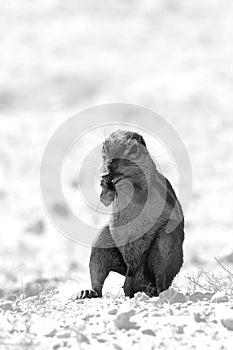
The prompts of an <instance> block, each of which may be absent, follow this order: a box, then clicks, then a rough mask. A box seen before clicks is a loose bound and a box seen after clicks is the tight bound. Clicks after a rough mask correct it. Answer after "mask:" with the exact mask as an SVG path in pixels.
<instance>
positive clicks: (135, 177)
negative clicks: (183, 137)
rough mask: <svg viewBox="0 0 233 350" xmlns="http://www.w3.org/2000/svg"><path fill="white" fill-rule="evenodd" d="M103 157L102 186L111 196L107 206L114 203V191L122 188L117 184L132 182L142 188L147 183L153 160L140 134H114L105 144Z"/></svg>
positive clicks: (124, 131)
mask: <svg viewBox="0 0 233 350" xmlns="http://www.w3.org/2000/svg"><path fill="white" fill-rule="evenodd" d="M102 157H103V166H102V181H101V185H102V187H103V189H104V190H105V193H108V194H109V198H108V200H107V201H106V202H107V204H106V203H105V204H106V205H108V204H110V203H111V202H112V201H113V198H114V191H117V187H118V188H119V187H120V186H119V185H117V186H116V184H117V183H118V182H120V181H121V180H125V179H127V180H130V181H131V183H132V184H134V185H138V186H139V185H141V186H142V184H143V181H144V183H146V182H147V181H146V176H147V174H148V173H149V167H150V164H151V158H150V155H149V152H148V150H147V147H146V143H145V140H144V138H143V137H142V136H141V135H139V134H138V133H136V132H132V131H127V130H117V131H115V132H113V133H112V134H111V135H110V136H109V137H108V138H107V139H106V140H105V141H104V143H103V148H102ZM103 192H104V191H103ZM110 194H111V195H110ZM102 197H103V196H102ZM102 201H103V200H102Z"/></svg>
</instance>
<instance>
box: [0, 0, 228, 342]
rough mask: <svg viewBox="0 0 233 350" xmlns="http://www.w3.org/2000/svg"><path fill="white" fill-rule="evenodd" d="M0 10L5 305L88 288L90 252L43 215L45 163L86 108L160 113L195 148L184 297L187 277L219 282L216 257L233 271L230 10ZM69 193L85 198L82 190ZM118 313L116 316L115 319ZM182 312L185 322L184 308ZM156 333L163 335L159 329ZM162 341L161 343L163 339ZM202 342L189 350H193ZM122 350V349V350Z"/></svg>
mask: <svg viewBox="0 0 233 350" xmlns="http://www.w3.org/2000/svg"><path fill="white" fill-rule="evenodd" d="M0 8H1V12H0V41H1V45H0V69H1V78H0V211H1V217H0V266H1V269H0V296H2V297H5V296H7V295H9V294H11V293H12V292H18V293H20V292H23V291H25V290H27V284H28V283H31V282H33V281H34V282H35V285H39V286H42V287H45V286H51V288H56V287H57V286H58V284H59V283H61V281H63V282H64V283H66V281H67V280H70V279H71V280H72V279H75V280H76V281H78V283H79V284H80V285H83V284H88V283H89V281H88V277H87V266H88V259H89V253H90V250H89V249H87V248H85V247H80V246H79V245H75V244H73V243H72V242H70V241H69V240H67V239H66V238H65V237H63V236H62V235H61V234H60V233H58V232H57V231H56V229H55V228H54V227H53V225H52V224H51V222H50V221H49V219H48V217H47V216H46V214H45V212H44V209H43V205H42V202H41V197H40V189H39V171H40V161H41V157H42V154H43V151H44V148H45V146H46V144H47V142H48V140H49V138H50V137H51V135H52V134H53V132H54V131H55V130H56V128H57V127H58V126H59V125H60V124H61V123H62V122H64V121H65V120H67V118H69V117H70V116H72V115H73V114H75V113H77V112H78V111H80V110H82V109H83V108H87V107H90V106H92V105H95V104H102V103H108V102H127V103H133V104H139V105H144V106H146V107H148V108H151V109H153V110H155V111H156V112H158V113H159V114H160V115H162V116H164V117H165V118H166V119H167V120H168V121H169V122H170V123H171V124H172V125H173V127H174V128H175V129H176V130H177V132H178V133H179V135H180V136H181V138H182V140H183V142H184V143H185V145H186V147H187V150H188V153H189V156H190V159H191V162H192V168H193V195H192V200H191V202H190V206H189V210H188V211H187V213H186V238H185V246H184V253H185V264H184V267H183V270H182V272H181V274H180V275H179V277H178V285H179V288H181V290H182V286H183V282H184V281H185V280H186V278H185V275H186V274H187V273H194V274H195V273H197V269H198V267H200V266H201V267H203V268H204V269H205V270H207V271H210V272H214V273H215V272H216V274H219V273H221V269H219V266H218V264H217V263H216V261H215V260H214V257H217V258H219V259H222V261H224V262H225V264H226V265H227V266H228V267H229V268H232V263H233V258H232V251H233V240H232V227H233V222H232V210H231V208H232V202H233V191H232V188H233V177H232V170H233V162H232V147H233V138H232V132H233V119H232V112H233V102H232V86H233V66H232V62H233V49H232V45H231V42H232V37H233V26H232V10H233V4H232V2H231V1H230V0H224V1H220V0H214V1H205V2H203V1H201V0H198V1H195V3H193V2H191V1H179V2H177V1H172V0H169V1H168V0H166V1H158V2H156V3H155V2H154V1H150V0H148V1H144V2H140V1H134V2H132V1H130V0H128V1H119V2H118V3H117V4H116V3H115V2H114V1H109V2H108V4H106V2H105V1H98V4H97V3H96V2H94V1H91V0H88V1H85V2H77V1H73V0H71V1H69V2H67V3H64V2H63V1H61V0H51V1H49V2H48V1H40V2H35V1H34V2H30V1H27V0H20V1H17V2H14V1H7V2H5V1H2V0H0ZM80 123H81V121H80ZM67 186H68V187H69V189H70V191H73V193H74V197H75V195H76V193H77V188H76V184H75V179H73V180H72V181H71V182H70V183H68V184H67ZM82 210H84V211H85V208H82ZM90 220H93V217H91V218H90ZM120 283H121V281H118V280H117V282H116V278H115V276H110V277H109V281H107V282H106V290H108V289H110V288H112V287H111V286H115V289H117V290H120V289H119V285H120ZM29 286H30V284H29ZM35 288H36V287H35ZM37 289H38V288H37ZM37 289H36V291H34V292H31V288H29V294H28V296H29V295H31V294H36V295H37V294H38V292H37ZM49 302H50V305H52V304H53V303H52V301H49ZM26 303H27V302H26ZM102 303H104V302H102V301H100V308H101V307H104V305H102ZM111 303H112V304H111ZM111 303H110V304H111V305H110V306H109V310H111V309H113V308H114V305H113V304H114V301H112V302H111ZM124 303H126V304H127V303H128V304H129V301H124V299H122V300H121V301H119V304H120V305H121V304H122V305H121V307H122V308H123V309H124ZM143 303H146V302H143ZM153 303H154V302H151V305H150V304H146V305H149V306H148V308H149V307H152V305H154V304H153ZM128 304H127V305H128ZM33 305H34V304H33ZM55 305H56V304H54V307H56V306H55ZM78 305H79V306H80V309H75V307H74V304H69V306H67V307H69V308H70V310H71V311H70V312H71V314H72V313H74V314H73V315H74V317H75V316H76V317H77V318H78V317H79V316H78V315H79V314H78V313H79V312H80V315H84V314H85V309H84V310H83V309H82V307H83V305H87V307H92V305H95V301H87V302H85V303H84V304H82V303H80V304H78ZM128 306H129V305H128ZM128 306H127V307H128ZM196 306H197V305H195V307H196ZM225 306H226V308H227V309H230V308H231V305H230V304H225ZM13 307H15V306H13ZM20 307H21V305H20ZM33 307H34V306H33ZM51 307H52V306H51ZM95 307H97V306H95ZM125 307H126V305H125ZM153 307H155V306H153ZM182 307H183V306H182ZM205 307H206V308H207V309H208V308H209V307H212V306H204V305H202V306H200V311H198V310H197V312H200V313H202V312H205V311H204V310H205ZM73 308H74V310H73ZM143 308H144V304H142V306H140V310H143ZM145 308H147V306H145ZM184 308H185V309H186V310H188V312H189V315H188V316H187V317H190V319H192V322H194V324H195V325H196V327H197V328H198V327H199V325H202V323H200V324H199V323H198V324H197V323H195V322H196V321H193V312H194V311H192V307H191V309H190V307H189V306H188V305H186V304H185V307H184ZM162 309H163V307H162ZM109 310H107V309H106V315H108V311H109ZM117 312H120V311H119V310H118V311H117ZM137 312H139V309H138V310H137V311H136V314H137ZM164 312H165V311H164ZM166 312H168V310H166ZM174 312H177V313H182V308H181V310H176V309H175V311H174ZM195 312H196V311H195ZM8 313H10V315H12V317H16V315H17V317H18V315H20V314H18V313H17V312H16V313H15V312H12V311H9V310H8V311H6V312H5V311H1V317H3V319H4V320H5V322H8V321H7V317H8ZM142 313H143V312H142ZM145 313H146V311H145ZM161 313H162V311H161ZM213 315H215V310H214V311H213ZM10 317H11V316H10ZM17 317H16V318H17ZM20 317H21V316H20ZM51 317H59V316H58V314H55V313H54V315H53V314H52V316H51ZM80 317H81V316H80ZM82 317H84V316H82ZM108 317H109V318H110V319H111V321H109V322H110V323H109V327H110V328H109V330H108V334H110V335H111V329H112V328H111V327H113V323H114V322H113V319H114V318H116V316H114V315H110V316H107V318H106V320H105V321H106V322H108ZM133 317H135V320H136V318H137V317H136V315H135V316H133ZM133 317H132V319H133ZM153 317H156V316H153ZM213 317H215V316H213ZM162 318H163V317H161V316H160V317H159V322H160V320H162ZM156 319H157V318H156ZM216 320H217V323H216V324H214V326H213V328H211V329H212V330H213V332H215V329H216V328H218V335H216V337H217V338H218V336H219V337H220V338H219V339H221V341H222V342H223V343H224V346H225V347H226V348H227V343H226V341H225V340H224V339H225V338H224V337H227V336H228V333H229V330H226V329H224V328H223V326H222V325H220V321H219V320H220V318H216ZM157 321H158V320H157ZM157 321H156V322H157ZM88 322H89V321H88ZM135 322H136V321H135ZM137 322H138V323H139V324H140V331H139V330H137V331H135V330H133V331H132V332H134V333H135V334H134V335H133V336H132V339H137V337H140V338H141V339H144V338H145V342H146V341H147V339H148V341H150V339H151V336H150V335H142V334H143V333H142V330H143V329H144V328H143V327H144V326H143V323H141V321H140V322H139V321H137ZM162 322H165V320H164V321H162ZM168 322H169V321H168ZM171 322H173V321H171ZM185 322H187V323H189V322H188V321H187V320H186V321H185ZM209 322H212V321H208V322H207V323H203V325H204V326H205V327H206V328H205V329H204V331H203V332H202V331H197V332H196V330H195V329H196V328H195V327H194V328H193V332H195V334H196V336H197V335H198V338H199V339H201V338H202V336H203V338H205V334H204V333H205V332H206V333H207V334H209V336H210V334H212V330H211V332H210V333H208V329H209V328H208V327H209ZM156 324H157V323H156ZM171 324H173V323H171ZM87 325H88V323H87ZM181 326H182V325H181ZM56 327H57V326H56ZM59 327H60V326H59ZM87 327H88V326H87ZM145 327H147V326H145ZM148 327H149V326H148ZM188 327H189V326H188ZM190 327H191V326H190ZM167 328H169V332H170V333H169V334H175V335H174V337H175V338H171V339H173V340H172V341H174V339H176V337H177V339H180V337H181V338H182V339H186V338H185V337H186V335H182V334H181V335H180V334H178V335H176V330H172V329H173V326H167ZM167 328H166V329H167ZM150 329H152V331H153V332H157V331H156V329H157V327H155V325H154V326H153V327H152V328H150ZM198 329H199V328H198ZM74 332H75V331H74ZM109 332H110V333H109ZM117 332H118V331H117ZM139 333H140V336H139ZM11 334H12V333H11ZM72 334H74V333H72ZM84 334H85V332H84ZM116 334H118V333H116ZM156 334H157V336H156V337H159V339H160V338H161V337H160V336H158V334H159V331H158V333H156ZM1 337H2V338H1V342H2V343H4V342H5V338H4V336H1ZM125 337H126V339H128V338H127V334H126V335H125ZM169 337H170V335H169ZM194 338H195V337H192V336H191V337H190V338H187V339H189V340H187V339H186V340H184V341H188V343H189V341H190V342H191V340H192V342H191V343H192V344H194V345H195V344H196V343H195V341H194V340H193V339H194ZM43 339H45V338H43ZM46 339H47V338H46ZM84 339H85V337H84ZM122 339H123V338H122ZM129 339H131V338H130V337H129ZM156 339H157V338H156ZM169 339H170V338H169ZM190 339H191V340H190ZM209 339H212V338H211V337H210V338H209ZM17 341H18V340H17ZM130 341H131V340H130ZM135 341H136V340H135ZM143 341H144V340H143ZM175 341H177V344H178V343H179V341H178V340H175ZM9 342H11V340H9ZM161 342H163V340H162V338H161V340H159V343H161ZM169 342H170V340H168V343H166V344H167V345H166V344H165V345H164V347H165V348H166V347H169V346H170V343H169ZM81 343H82V346H83V347H84V348H85V346H88V345H85V344H84V345H83V343H87V342H85V341H81ZM44 344H47V343H44ZM59 344H60V343H59ZM103 344H104V341H103ZM143 344H144V343H143ZM211 344H212V345H211V347H213V343H211ZM216 344H220V343H219V342H218V341H217V343H216ZM54 345H56V344H54ZM44 346H45V348H46V346H47V345H44ZM48 346H50V345H48ZM103 346H104V345H103ZM117 346H121V345H120V344H118V342H117V341H116V348H117ZM135 346H136V345H135ZM55 348H56V347H55ZM123 348H124V347H123ZM190 348H191V347H190ZM216 348H220V347H218V345H216Z"/></svg>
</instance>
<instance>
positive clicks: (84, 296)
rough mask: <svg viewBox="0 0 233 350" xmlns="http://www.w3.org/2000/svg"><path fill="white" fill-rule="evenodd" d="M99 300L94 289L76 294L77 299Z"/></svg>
mask: <svg viewBox="0 0 233 350" xmlns="http://www.w3.org/2000/svg"><path fill="white" fill-rule="evenodd" d="M87 298H88V299H90V298H98V293H97V292H96V291H95V290H94V289H83V290H81V291H80V292H78V294H76V297H75V299H76V300H78V299H87Z"/></svg>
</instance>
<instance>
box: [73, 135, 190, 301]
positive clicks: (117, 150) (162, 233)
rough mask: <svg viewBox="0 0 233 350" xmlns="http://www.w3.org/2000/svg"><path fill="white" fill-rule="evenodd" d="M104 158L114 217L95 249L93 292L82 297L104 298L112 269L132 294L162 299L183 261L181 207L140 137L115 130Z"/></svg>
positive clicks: (104, 182) (105, 199)
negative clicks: (104, 287) (143, 293)
mask: <svg viewBox="0 0 233 350" xmlns="http://www.w3.org/2000/svg"><path fill="white" fill-rule="evenodd" d="M102 156H103V168H102V170H103V172H102V177H101V187H102V193H101V195H100V200H101V201H102V203H103V204H104V205H106V206H108V205H110V204H112V213H111V215H110V220H109V223H108V224H107V225H106V226H105V227H103V229H102V230H101V232H100V233H99V235H98V237H97V239H96V241H95V242H94V244H93V247H92V251H91V257H90V265H89V266H90V275H91V282H92V289H90V290H82V291H81V292H79V293H78V295H77V299H80V298H91V297H101V296H102V287H103V284H104V281H105V279H106V277H107V276H108V274H109V272H110V271H115V272H118V273H120V274H122V275H124V276H125V277H126V278H125V283H124V286H123V289H124V293H125V295H126V296H129V297H133V296H134V294H135V293H137V292H139V291H141V292H145V293H146V294H147V295H149V296H157V295H158V294H159V293H160V292H162V291H163V290H166V289H167V288H168V287H169V286H170V285H171V283H172V280H173V278H174V277H175V275H176V274H177V273H178V272H179V270H180V268H181V266H182V263H183V250H182V244H183V240H184V218H183V213H182V209H181V206H180V203H179V201H178V199H177V197H176V195H175V192H174V190H173V188H172V186H171V184H170V182H169V181H168V180H167V179H166V178H165V177H164V176H163V175H162V174H161V173H159V171H158V170H157V168H156V165H155V163H154V162H153V160H152V158H151V156H150V154H149V152H148V149H147V147H146V143H145V140H144V138H143V137H142V136H141V135H139V134H138V133H136V132H132V131H125V130H117V131H115V132H113V133H112V134H111V135H110V136H109V137H108V138H107V139H106V140H105V141H104V143H103V149H102ZM103 247H104V248H103Z"/></svg>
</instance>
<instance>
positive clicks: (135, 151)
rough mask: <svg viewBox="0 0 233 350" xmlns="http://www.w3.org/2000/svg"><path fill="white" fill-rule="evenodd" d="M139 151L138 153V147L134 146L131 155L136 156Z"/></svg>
mask: <svg viewBox="0 0 233 350" xmlns="http://www.w3.org/2000/svg"><path fill="white" fill-rule="evenodd" d="M137 151H138V147H137V145H133V146H132V147H131V149H130V152H129V154H135V153H137Z"/></svg>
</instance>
